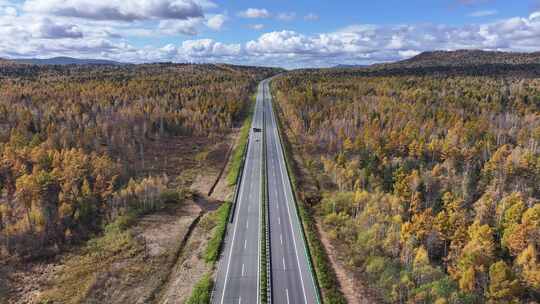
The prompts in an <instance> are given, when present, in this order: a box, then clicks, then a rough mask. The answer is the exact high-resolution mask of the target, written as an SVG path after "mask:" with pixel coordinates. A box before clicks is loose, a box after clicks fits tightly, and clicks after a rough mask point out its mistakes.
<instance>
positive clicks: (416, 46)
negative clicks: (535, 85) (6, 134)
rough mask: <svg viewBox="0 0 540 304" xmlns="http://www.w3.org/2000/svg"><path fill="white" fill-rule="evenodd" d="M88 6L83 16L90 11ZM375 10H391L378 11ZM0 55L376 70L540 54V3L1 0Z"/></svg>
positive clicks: (484, 0) (535, 0) (469, 0)
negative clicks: (448, 58) (440, 59)
mask: <svg viewBox="0 0 540 304" xmlns="http://www.w3.org/2000/svg"><path fill="white" fill-rule="evenodd" d="M82 8H84V10H83V9H82ZM373 12H385V13H384V14H373ZM0 25H1V26H0V33H2V34H3V35H4V36H6V37H11V39H5V40H3V41H2V42H0V58H6V59H35V58H39V59H48V58H54V57H70V58H77V59H98V60H112V61H117V62H122V63H133V64H139V63H159V62H175V63H224V64H234V65H247V66H271V67H282V68H287V69H297V68H320V67H332V66H336V65H371V64H376V63H385V62H395V61H400V60H404V59H408V58H411V57H413V56H415V55H417V54H420V53H422V52H425V51H437V50H442V51H452V50H462V49H464V50H485V51H502V52H524V53H531V52H536V51H539V50H540V1H539V0H525V1H520V3H517V4H516V3H508V2H506V3H505V2H504V1H498V0H443V1H439V2H438V3H431V2H430V1H425V0H414V1H410V2H408V3H401V2H399V1H396V0H389V1H384V2H382V3H355V2H353V1H345V2H342V3H340V4H339V5H337V4H336V5H334V6H332V7H327V6H325V4H324V3H322V2H321V1H316V2H307V1H296V2H295V3H287V2H285V1H277V2H276V1H272V2H270V1H249V2H248V1H238V2H236V3H225V2H224V1H208V0H158V1H152V2H149V1H142V0H129V1H101V0H97V1H88V0H70V1H60V0H0Z"/></svg>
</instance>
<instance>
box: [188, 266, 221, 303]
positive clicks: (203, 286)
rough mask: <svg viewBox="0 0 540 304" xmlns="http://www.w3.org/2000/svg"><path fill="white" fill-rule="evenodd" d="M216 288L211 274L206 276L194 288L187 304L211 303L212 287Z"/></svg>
mask: <svg viewBox="0 0 540 304" xmlns="http://www.w3.org/2000/svg"><path fill="white" fill-rule="evenodd" d="M213 286H214V283H213V280H212V277H211V276H210V274H209V273H207V274H205V275H204V276H203V277H202V278H201V279H200V280H199V282H197V284H196V285H195V287H194V288H193V292H192V293H191V296H190V297H189V299H188V300H187V301H186V304H207V303H210V297H211V295H212V287H213Z"/></svg>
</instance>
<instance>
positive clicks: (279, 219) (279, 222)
mask: <svg viewBox="0 0 540 304" xmlns="http://www.w3.org/2000/svg"><path fill="white" fill-rule="evenodd" d="M277 223H278V225H281V218H280V217H278V218H277Z"/></svg>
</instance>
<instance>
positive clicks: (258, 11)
mask: <svg viewBox="0 0 540 304" xmlns="http://www.w3.org/2000/svg"><path fill="white" fill-rule="evenodd" d="M238 15H239V16H240V17H244V18H250V19H257V18H269V17H270V16H271V14H270V12H268V10H267V9H265V8H248V9H247V10H245V11H243V12H240V13H239V14H238Z"/></svg>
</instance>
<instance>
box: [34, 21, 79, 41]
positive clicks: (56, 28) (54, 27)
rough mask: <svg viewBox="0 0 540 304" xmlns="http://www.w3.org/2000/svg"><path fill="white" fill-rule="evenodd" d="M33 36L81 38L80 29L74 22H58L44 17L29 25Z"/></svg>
mask: <svg viewBox="0 0 540 304" xmlns="http://www.w3.org/2000/svg"><path fill="white" fill-rule="evenodd" d="M31 27H32V29H33V32H34V36H35V37H38V38H47V39H58V38H82V37H83V34H82V32H81V29H80V28H79V27H78V26H77V25H74V24H60V23H55V22H53V21H51V20H50V19H49V18H45V19H43V20H41V21H39V22H38V23H36V24H34V25H32V26H31Z"/></svg>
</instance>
